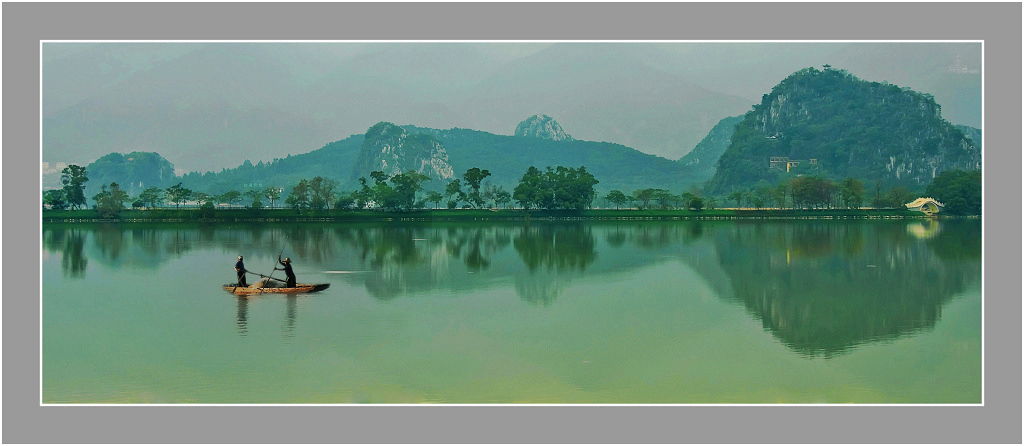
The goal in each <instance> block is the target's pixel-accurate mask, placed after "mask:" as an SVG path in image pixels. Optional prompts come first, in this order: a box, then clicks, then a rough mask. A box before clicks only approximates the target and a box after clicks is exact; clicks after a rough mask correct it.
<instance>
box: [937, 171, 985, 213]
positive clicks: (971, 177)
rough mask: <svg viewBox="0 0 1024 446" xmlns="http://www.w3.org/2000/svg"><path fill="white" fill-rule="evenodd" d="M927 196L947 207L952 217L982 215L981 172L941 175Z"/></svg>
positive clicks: (943, 173) (946, 172) (955, 172)
mask: <svg viewBox="0 0 1024 446" xmlns="http://www.w3.org/2000/svg"><path fill="white" fill-rule="evenodd" d="M925 196H928V197H932V198H934V199H936V200H938V201H939V202H940V203H942V204H944V205H946V207H945V209H943V212H946V213H949V214H952V215H981V171H978V170H975V171H970V172H964V171H962V170H951V171H945V172H942V173H940V174H939V175H938V176H936V177H935V179H933V180H932V182H931V184H929V185H928V188H926V189H925Z"/></svg>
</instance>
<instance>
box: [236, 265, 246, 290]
mask: <svg viewBox="0 0 1024 446" xmlns="http://www.w3.org/2000/svg"><path fill="white" fill-rule="evenodd" d="M235 272H236V273H237V274H238V286H249V284H247V283H245V264H243V263H242V261H241V260H239V261H238V263H236V264H235Z"/></svg>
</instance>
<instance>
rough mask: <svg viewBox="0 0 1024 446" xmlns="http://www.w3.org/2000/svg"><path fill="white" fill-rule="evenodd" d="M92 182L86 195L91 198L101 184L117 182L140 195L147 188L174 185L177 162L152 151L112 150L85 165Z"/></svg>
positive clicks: (87, 188)
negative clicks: (120, 151)
mask: <svg viewBox="0 0 1024 446" xmlns="http://www.w3.org/2000/svg"><path fill="white" fill-rule="evenodd" d="M85 170H86V173H87V176H88V178H89V181H88V182H86V183H85V196H86V197H87V198H91V197H92V196H93V195H96V194H97V193H98V192H100V190H102V186H109V185H110V183H117V185H118V186H119V187H120V188H121V190H123V191H125V192H127V193H128V194H129V195H133V196H134V195H138V194H139V192H141V191H142V190H143V189H145V188H147V187H159V188H164V187H168V186H172V185H174V184H177V183H174V182H173V181H174V180H175V179H176V177H175V175H174V165H173V164H171V163H170V161H167V160H166V159H164V157H162V156H160V155H159V154H157V153H153V152H131V153H126V154H121V153H110V154H107V155H104V156H102V157H100V159H98V160H96V161H94V162H92V163H90V164H89V165H87V166H85Z"/></svg>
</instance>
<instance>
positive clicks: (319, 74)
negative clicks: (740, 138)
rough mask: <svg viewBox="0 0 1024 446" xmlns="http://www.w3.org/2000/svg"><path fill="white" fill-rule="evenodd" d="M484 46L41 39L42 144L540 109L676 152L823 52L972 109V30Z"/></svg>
mask: <svg viewBox="0 0 1024 446" xmlns="http://www.w3.org/2000/svg"><path fill="white" fill-rule="evenodd" d="M488 45H489V44H487V43H474V44H469V43H467V44H460V43H374V44H364V43H352V44H330V43H322V44H317V43H308V44H293V43H205V44H203V43H196V44H189V43H183V44H157V43H122V44H102V43H82V44H61V43H46V44H44V46H43V66H42V76H43V98H42V100H43V101H42V102H43V130H44V131H43V149H42V152H43V161H47V162H50V163H51V164H55V163H57V162H64V163H75V164H80V165H84V164H87V163H89V162H91V161H92V160H96V159H98V158H99V157H101V156H103V155H105V154H107V153H111V152H117V153H130V152H157V153H161V154H165V155H167V156H168V157H169V158H172V159H174V160H175V165H176V167H177V168H178V169H179V173H183V172H187V171H200V172H203V171H216V170H219V169H221V168H225V167H229V168H230V167H234V166H238V165H239V164H240V163H241V162H242V161H244V160H246V159H249V160H251V161H252V162H253V163H256V164H258V163H259V162H260V161H263V162H264V163H266V162H269V161H271V160H273V159H275V158H284V157H287V156H288V155H297V154H301V153H304V152H305V151H307V150H308V148H309V147H317V146H319V145H322V144H323V143H324V141H331V140H332V139H334V138H337V137H338V135H351V134H357V133H363V132H365V131H366V129H368V128H369V127H370V126H372V125H374V124H376V123H378V122H382V121H386V122H393V123H396V124H399V125H406V124H414V125H418V126H424V127H429V128H435V129H446V128H472V129H477V130H481V131H485V132H489V133H492V134H496V135H510V134H513V132H514V130H515V126H514V125H513V124H514V123H516V122H519V121H520V120H522V119H523V117H524V116H530V115H534V114H540V113H543V114H547V115H549V116H553V117H556V118H557V119H558V121H559V123H560V124H561V125H563V126H564V128H565V131H566V132H567V133H569V134H571V135H572V136H573V137H574V138H577V139H580V140H584V141H606V142H610V143H616V144H621V145H624V146H627V147H632V148H635V149H637V150H639V151H641V152H644V153H649V154H655V155H659V156H662V157H665V158H669V159H679V158H680V157H681V156H683V155H685V154H686V153H687V152H688V151H689V150H690V149H691V148H693V147H694V146H695V145H696V144H697V143H698V142H699V141H700V140H701V139H702V138H703V137H704V136H705V135H707V134H708V133H709V131H710V130H711V129H712V127H713V126H714V125H715V124H716V123H718V122H719V121H720V120H721V119H723V118H725V117H728V116H736V115H739V114H742V113H744V112H745V111H747V110H749V108H750V105H751V104H754V103H755V102H757V98H758V96H759V95H760V94H761V93H762V92H764V91H767V90H768V89H769V88H770V87H771V86H772V84H773V83H774V82H776V80H777V79H781V78H783V77H784V76H786V75H787V74H789V73H792V72H794V71H796V70H797V69H799V68H801V67H806V66H820V65H821V64H824V63H831V64H834V65H836V66H837V67H843V68H846V69H849V70H851V71H853V72H856V73H858V74H859V75H860V76H861V77H862V78H864V79H870V80H874V81H884V80H887V81H889V82H890V83H895V84H898V85H904V86H909V87H911V88H913V89H915V90H918V91H925V92H929V93H931V94H933V95H934V97H935V98H936V101H937V102H938V103H941V104H943V105H944V110H943V111H944V115H945V116H946V117H947V118H949V119H951V120H953V122H955V123H958V124H964V125H970V126H980V115H981V113H980V110H981V108H980V104H981V100H980V97H981V96H980V94H981V89H980V79H981V76H980V73H979V70H980V66H979V64H980V45H977V44H958V43H942V44H932V43H883V44H867V43H848V44H836V43H821V44H815V43H792V44H770V43H765V44H757V43H737V44H729V43H720V44H706V43H705V44H700V43H692V44H686V43H679V44H677V43H651V44H633V43H554V44H534V45H536V46H535V47H533V48H534V49H532V50H530V51H527V52H526V53H524V54H526V55H525V56H521V57H497V56H496V55H497V53H496V52H495V51H492V48H491V47H489V46H488ZM491 45H494V44H491ZM545 45H546V46H545ZM541 47H542V49H540V50H539V51H536V49H537V48H541Z"/></svg>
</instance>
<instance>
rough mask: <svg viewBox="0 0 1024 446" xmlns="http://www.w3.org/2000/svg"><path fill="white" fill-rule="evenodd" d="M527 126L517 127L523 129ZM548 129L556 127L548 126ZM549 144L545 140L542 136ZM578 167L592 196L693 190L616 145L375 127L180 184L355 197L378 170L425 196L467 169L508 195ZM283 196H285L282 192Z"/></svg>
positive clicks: (660, 164)
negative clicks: (594, 182) (483, 173)
mask: <svg viewBox="0 0 1024 446" xmlns="http://www.w3.org/2000/svg"><path fill="white" fill-rule="evenodd" d="M533 119H534V118H530V119H528V120H526V121H523V122H524V126H527V125H529V124H528V123H529V122H532V120H533ZM546 122H547V124H548V125H549V126H551V127H552V128H560V125H559V124H558V123H557V122H556V121H555V120H554V119H551V118H549V120H547V121H546ZM548 136H552V135H548ZM530 166H534V167H538V168H540V169H544V168H546V167H549V166H550V167H556V166H565V167H574V168H575V167H580V166H585V167H586V168H587V171H588V172H590V173H591V174H593V175H594V176H595V177H597V179H598V180H599V181H600V182H601V183H600V184H599V185H598V190H600V191H609V190H612V189H619V190H622V191H624V192H627V193H629V192H632V191H633V190H636V189H640V188H647V187H665V188H672V189H688V188H693V187H697V186H698V184H697V182H696V180H694V178H695V177H694V176H693V175H692V174H691V170H692V169H690V168H688V167H686V166H684V165H682V164H680V163H678V162H675V161H671V160H668V159H665V158H661V157H658V156H654V155H648V154H645V153H642V152H640V151H638V150H635V149H632V148H629V147H625V146H622V145H619V144H612V143H606V142H592V141H579V140H575V139H569V140H554V139H550V138H548V137H543V136H507V135H496V134H493V133H488V132H482V131H479V130H469V129H457V128H454V129H445V130H442V129H431V128H426V127H415V126H397V125H395V124H392V123H387V122H382V123H378V124H375V125H374V126H372V127H371V128H370V129H369V130H368V131H367V132H366V133H365V134H363V135H353V136H351V137H349V138H346V139H344V140H341V141H336V142H333V143H330V144H328V145H326V146H324V147H323V148H320V149H318V150H315V151H312V152H310V153H306V154H302V155H294V156H289V157H286V158H283V159H278V160H275V161H273V162H270V163H262V162H260V163H257V164H255V165H253V164H252V163H249V162H246V163H243V165H242V166H240V167H238V168H236V169H225V170H222V171H221V172H217V173H214V172H207V173H205V174H200V173H198V172H192V173H189V174H187V175H184V176H183V177H181V180H182V181H183V183H184V186H185V187H189V188H192V189H194V190H202V191H207V192H211V193H222V192H226V191H228V190H232V189H234V190H245V189H252V188H265V187H270V186H275V187H283V188H285V189H290V187H291V186H293V185H295V184H297V183H298V182H299V180H301V179H303V178H305V179H310V178H312V177H314V176H323V177H325V178H330V179H334V180H336V181H338V182H339V187H340V188H341V189H342V190H348V191H351V190H354V189H355V188H356V187H357V185H358V183H357V179H358V178H359V177H366V178H368V179H369V175H370V172H371V171H373V170H381V171H384V172H385V173H387V174H388V175H391V174H393V173H396V172H402V171H407V170H415V171H418V172H420V173H423V174H425V175H427V176H429V177H431V181H428V182H426V183H425V184H424V188H425V189H426V190H437V191H443V190H444V187H445V185H446V184H447V183H448V181H450V180H451V179H455V178H462V174H464V173H465V172H466V171H467V170H469V169H470V168H473V167H479V168H481V169H487V170H488V171H490V173H491V176H490V177H488V178H487V180H486V181H487V182H490V183H492V184H494V185H498V186H503V187H505V188H506V189H507V190H511V189H512V188H513V187H515V185H516V184H518V182H519V180H520V178H521V177H522V175H523V174H524V173H525V172H526V170H527V169H528V168H529V167H530ZM286 193H287V192H286Z"/></svg>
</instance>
